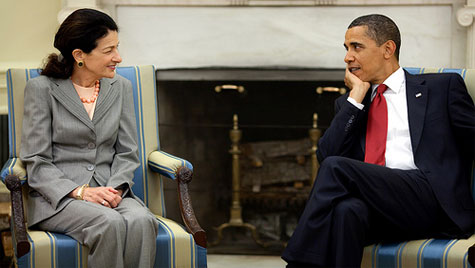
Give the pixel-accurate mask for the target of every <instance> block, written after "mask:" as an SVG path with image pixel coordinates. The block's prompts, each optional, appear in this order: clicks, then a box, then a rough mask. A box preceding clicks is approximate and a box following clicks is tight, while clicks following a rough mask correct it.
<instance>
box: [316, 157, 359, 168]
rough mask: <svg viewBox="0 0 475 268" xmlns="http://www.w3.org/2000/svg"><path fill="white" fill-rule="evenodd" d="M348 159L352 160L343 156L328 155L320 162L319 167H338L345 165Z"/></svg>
mask: <svg viewBox="0 0 475 268" xmlns="http://www.w3.org/2000/svg"><path fill="white" fill-rule="evenodd" d="M350 161H354V160H352V159H350V158H347V157H343V156H329V157H327V158H325V160H323V161H322V163H321V164H320V169H327V168H330V169H334V168H339V167H342V166H344V165H346V164H347V163H348V162H350Z"/></svg>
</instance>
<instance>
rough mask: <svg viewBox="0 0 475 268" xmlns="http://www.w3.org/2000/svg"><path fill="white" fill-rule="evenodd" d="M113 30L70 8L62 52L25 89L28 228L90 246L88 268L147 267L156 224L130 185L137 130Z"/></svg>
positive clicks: (91, 13)
mask: <svg viewBox="0 0 475 268" xmlns="http://www.w3.org/2000/svg"><path fill="white" fill-rule="evenodd" d="M117 32H118V27H117V25H116V23H115V22H114V21H113V20H112V18H110V17H109V16H108V15H106V14H104V13H102V12H99V11H97V10H92V9H80V10H77V11H75V12H74V13H72V14H71V15H70V16H69V17H68V18H66V20H65V21H64V22H63V23H62V24H61V26H60V28H59V30H58V32H57V33H56V36H55V40H54V46H55V47H56V48H57V49H58V50H59V51H60V52H61V54H60V55H59V56H58V55H56V54H51V55H50V56H49V58H48V60H47V62H46V65H45V67H44V69H43V71H42V73H41V76H39V77H37V78H34V79H31V80H29V81H28V83H27V86H26V88H25V100H24V103H25V111H24V119H23V133H22V147H21V154H20V157H21V160H22V161H23V163H24V164H25V165H26V168H27V172H28V184H29V186H30V192H29V198H28V222H29V226H30V227H37V228H39V229H41V230H46V231H54V232H59V233H64V234H66V235H69V236H71V237H73V238H74V239H76V240H77V241H79V242H80V243H82V244H84V245H86V246H87V247H88V248H89V249H90V252H89V256H88V265H89V267H151V266H153V263H154V258H155V247H156V246H155V238H156V236H157V229H158V222H157V220H156V219H155V217H154V216H153V214H152V213H151V212H150V211H149V210H148V209H147V208H146V207H145V206H144V205H143V203H142V202H141V201H140V199H138V198H135V196H134V194H133V192H132V189H131V187H132V185H133V182H132V179H133V176H134V171H135V169H136V168H137V167H138V166H139V160H138V153H137V137H136V135H137V133H136V126H135V113H134V106H133V95H132V87H131V84H130V81H128V80H127V79H125V78H123V77H121V76H119V75H116V74H115V68H116V66H117V64H119V63H120V62H121V61H122V58H121V57H120V55H119V52H118V45H119V40H118V35H117Z"/></svg>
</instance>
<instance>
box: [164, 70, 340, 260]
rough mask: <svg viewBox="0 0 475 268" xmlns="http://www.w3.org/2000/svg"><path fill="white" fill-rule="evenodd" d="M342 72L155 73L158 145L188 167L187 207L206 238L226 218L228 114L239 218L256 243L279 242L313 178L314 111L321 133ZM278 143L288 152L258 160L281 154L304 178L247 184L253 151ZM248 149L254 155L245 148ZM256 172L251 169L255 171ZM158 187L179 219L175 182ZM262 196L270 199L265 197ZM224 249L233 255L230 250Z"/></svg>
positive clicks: (229, 161) (229, 190)
mask: <svg viewBox="0 0 475 268" xmlns="http://www.w3.org/2000/svg"><path fill="white" fill-rule="evenodd" d="M343 77H344V70H342V69H310V68H270V67H269V68H217V67H212V68H198V69H165V70H158V71H157V90H158V102H159V118H160V122H159V133H160V141H161V147H162V150H165V151H167V152H169V153H172V154H174V155H177V156H180V157H183V158H185V159H187V160H189V161H190V162H191V163H192V164H193V166H194V179H193V182H192V183H191V187H190V190H191V196H192V201H193V206H194V208H195V212H196V216H197V218H198V220H199V222H200V224H201V226H202V227H203V228H204V229H205V230H206V232H207V235H208V239H209V241H214V240H216V239H217V234H216V227H218V226H219V225H221V224H223V223H225V222H228V221H229V217H230V215H229V214H230V211H229V208H230V205H231V202H232V200H231V197H232V183H231V178H232V156H231V154H230V153H229V150H230V148H231V140H230V130H231V129H232V128H233V116H234V115H237V116H238V118H239V119H238V128H239V130H240V131H241V132H242V137H241V139H240V141H239V142H240V144H241V145H240V148H241V149H242V154H241V155H240V157H241V160H242V161H241V163H242V166H241V175H242V179H243V181H241V185H242V188H241V205H242V209H243V212H242V215H243V219H244V221H246V222H250V223H252V224H253V225H255V226H256V227H257V230H258V232H259V234H260V237H261V239H262V240H264V241H271V242H272V241H276V242H279V243H281V244H282V243H285V242H286V239H288V237H289V235H290V234H291V232H292V231H293V228H294V227H295V225H296V222H297V219H298V215H300V213H301V210H302V209H303V207H304V205H305V200H306V196H307V195H308V192H309V190H310V188H311V181H312V179H313V178H312V177H311V169H310V168H309V163H310V162H309V157H310V155H309V150H310V149H311V142H310V140H309V130H310V129H311V128H312V125H313V114H315V113H316V114H318V128H319V129H320V130H323V131H324V130H325V129H326V128H327V127H328V125H329V124H330V121H331V119H332V117H333V103H334V100H335V99H336V98H337V97H338V96H340V94H341V93H342V92H344V91H345V89H344V83H343ZM307 145H308V146H307ZM277 146H280V147H282V148H290V150H289V149H284V150H280V151H279V150H277V151H279V152H278V153H277V154H276V153H275V151H276V150H275V149H274V158H272V159H271V160H270V161H271V162H272V161H273V162H272V163H270V162H265V163H264V165H266V167H267V168H268V167H270V166H272V165H273V164H274V165H275V164H276V163H277V162H279V161H280V162H282V160H284V161H285V159H286V158H288V159H290V161H289V163H290V164H289V166H290V167H292V166H294V167H298V166H299V165H300V166H301V168H300V171H299V172H300V174H303V173H302V171H304V173H305V172H307V174H303V175H306V176H307V179H305V180H301V181H300V182H299V180H294V181H292V180H291V181H286V180H283V181H278V180H277V181H274V180H272V181H273V182H272V183H270V184H269V183H267V184H266V183H261V182H260V183H253V177H252V176H255V174H257V173H252V172H255V171H256V170H254V171H252V160H253V157H255V156H256V155H257V156H258V157H261V156H262V154H261V156H259V154H255V151H256V150H264V149H262V148H267V149H268V148H274V147H275V148H277ZM305 147H308V150H306V149H305ZM250 148H253V150H254V151H252V150H251V151H252V152H254V154H253V153H252V152H251V153H249V152H250ZM256 148H261V149H256ZM282 151H284V152H283V153H282ZM287 151H288V153H286V152H287ZM275 159H277V160H278V161H275ZM254 160H255V159H254ZM261 160H262V159H261ZM266 161H267V160H266ZM292 161H294V162H295V163H297V164H292V163H293V162H292ZM280 162H279V163H280ZM250 163H251V164H250ZM299 163H300V164H299ZM284 165H285V163H284ZM249 167H251V172H250V173H249V170H250V169H249ZM280 168H282V164H280ZM271 169H272V170H274V168H271ZM263 170H264V169H260V170H257V172H258V173H259V174H262V171H263ZM246 172H247V173H246ZM274 172H275V171H274ZM276 174H279V173H278V172H277V173H276ZM272 176H274V175H272ZM272 176H271V177H272ZM263 177H266V176H265V175H264V176H263ZM301 177H304V176H301ZM267 178H269V176H267ZM164 185H165V196H166V198H167V203H166V204H167V216H168V217H170V218H172V219H175V220H177V221H180V214H179V213H178V211H179V210H178V205H177V204H178V203H177V202H174V200H176V185H175V183H173V182H170V181H165V183H164ZM269 189H271V190H269ZM285 189H286V190H285ZM289 189H290V195H289V194H288V190H289ZM285 191H287V195H289V196H292V197H293V198H290V199H288V200H287V201H286V200H285V198H279V197H278V196H283V197H285V196H286V194H285ZM266 194H270V196H268V198H267V197H266ZM276 196H277V197H276ZM289 208H290V209H289ZM226 232H229V231H228V230H226V231H225V233H226ZM245 236H246V234H245V233H244V234H243V236H241V237H240V238H239V239H247V240H249V241H251V242H252V238H250V236H249V237H248V238H245ZM226 239H228V240H229V237H226V236H225V238H224V239H223V243H224V244H226V242H225V241H224V240H226ZM234 239H236V237H234ZM234 244H236V243H234ZM212 249H213V248H212V247H211V248H210V250H212ZM226 250H227V251H228V252H227V253H239V250H237V251H235V249H233V248H232V247H228V248H226Z"/></svg>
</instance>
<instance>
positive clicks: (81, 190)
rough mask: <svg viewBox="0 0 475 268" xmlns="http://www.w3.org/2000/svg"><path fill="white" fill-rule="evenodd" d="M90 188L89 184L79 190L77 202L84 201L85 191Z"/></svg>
mask: <svg viewBox="0 0 475 268" xmlns="http://www.w3.org/2000/svg"><path fill="white" fill-rule="evenodd" d="M87 187H89V184H84V185H82V186H81V187H79V190H78V192H77V194H76V196H75V198H76V200H84V198H83V195H84V189H86V188H87Z"/></svg>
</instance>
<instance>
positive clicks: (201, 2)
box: [99, 0, 465, 7]
mask: <svg viewBox="0 0 475 268" xmlns="http://www.w3.org/2000/svg"><path fill="white" fill-rule="evenodd" d="M99 2H100V3H101V5H103V6H122V5H127V6H190V7H196V6H289V7H292V6H374V5H453V4H465V0H293V1H292V0H99Z"/></svg>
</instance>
